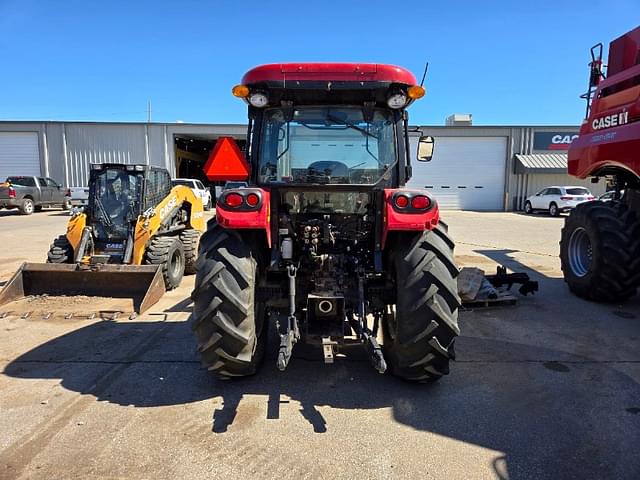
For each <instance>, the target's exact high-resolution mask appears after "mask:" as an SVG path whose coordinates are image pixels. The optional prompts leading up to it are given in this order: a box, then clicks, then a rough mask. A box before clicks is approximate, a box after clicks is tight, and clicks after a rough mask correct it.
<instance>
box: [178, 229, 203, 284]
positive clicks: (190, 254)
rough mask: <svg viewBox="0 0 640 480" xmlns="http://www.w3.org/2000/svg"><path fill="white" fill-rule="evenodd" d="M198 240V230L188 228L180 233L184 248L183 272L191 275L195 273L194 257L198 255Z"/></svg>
mask: <svg viewBox="0 0 640 480" xmlns="http://www.w3.org/2000/svg"><path fill="white" fill-rule="evenodd" d="M199 240H200V232H199V231H198V230H194V229H189V230H184V231H182V232H181V233H180V241H181V242H182V248H183V250H184V273H185V275H193V274H194V273H196V258H197V257H198V241H199Z"/></svg>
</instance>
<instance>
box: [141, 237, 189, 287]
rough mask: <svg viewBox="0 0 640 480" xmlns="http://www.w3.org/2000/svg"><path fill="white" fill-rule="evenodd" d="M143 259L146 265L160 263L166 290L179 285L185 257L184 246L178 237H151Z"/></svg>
mask: <svg viewBox="0 0 640 480" xmlns="http://www.w3.org/2000/svg"><path fill="white" fill-rule="evenodd" d="M144 260H145V263H146V264H147V265H162V276H163V277H164V286H165V288H166V289H167V290H173V289H174V288H178V287H179V286H180V282H182V277H183V275H184V267H185V258H184V248H183V246H182V242H181V241H180V239H179V238H178V237H155V238H153V239H152V240H151V243H150V244H149V246H148V247H147V251H146V252H145V259H144Z"/></svg>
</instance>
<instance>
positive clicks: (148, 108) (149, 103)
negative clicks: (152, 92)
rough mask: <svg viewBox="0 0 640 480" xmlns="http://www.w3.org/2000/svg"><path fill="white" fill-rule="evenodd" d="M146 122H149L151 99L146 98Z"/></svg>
mask: <svg viewBox="0 0 640 480" xmlns="http://www.w3.org/2000/svg"><path fill="white" fill-rule="evenodd" d="M147 123H151V100H147Z"/></svg>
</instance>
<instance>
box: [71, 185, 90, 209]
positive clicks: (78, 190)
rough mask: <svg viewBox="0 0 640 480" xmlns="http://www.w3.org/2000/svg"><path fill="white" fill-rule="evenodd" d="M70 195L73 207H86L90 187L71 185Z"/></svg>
mask: <svg viewBox="0 0 640 480" xmlns="http://www.w3.org/2000/svg"><path fill="white" fill-rule="evenodd" d="M68 195H69V197H70V198H71V206H73V207H85V206H87V204H88V203H89V187H69V189H68Z"/></svg>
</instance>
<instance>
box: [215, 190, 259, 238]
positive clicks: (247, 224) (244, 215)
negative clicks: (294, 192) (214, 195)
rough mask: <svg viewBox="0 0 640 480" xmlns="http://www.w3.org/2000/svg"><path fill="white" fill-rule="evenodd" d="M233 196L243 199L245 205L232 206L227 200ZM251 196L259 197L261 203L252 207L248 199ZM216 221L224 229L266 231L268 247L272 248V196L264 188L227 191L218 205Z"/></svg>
mask: <svg viewBox="0 0 640 480" xmlns="http://www.w3.org/2000/svg"><path fill="white" fill-rule="evenodd" d="M231 194H238V195H240V196H242V197H243V199H244V200H243V203H242V204H240V205H237V206H230V205H229V204H227V202H226V201H225V199H226V198H227V197H228V196H229V195H231ZM250 194H256V195H258V196H259V198H260V201H259V202H258V204H257V205H255V206H250V205H248V204H247V202H246V198H247V197H248V196H249V195H250ZM216 221H217V223H218V225H220V226H221V227H223V228H227V229H231V230H243V229H251V230H259V231H264V233H265V236H266V239H267V245H268V247H269V248H271V227H270V221H271V196H270V192H269V191H268V190H264V189H262V188H238V189H230V190H226V191H225V192H224V193H223V194H222V195H221V196H220V199H219V201H218V202H217V204H216Z"/></svg>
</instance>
